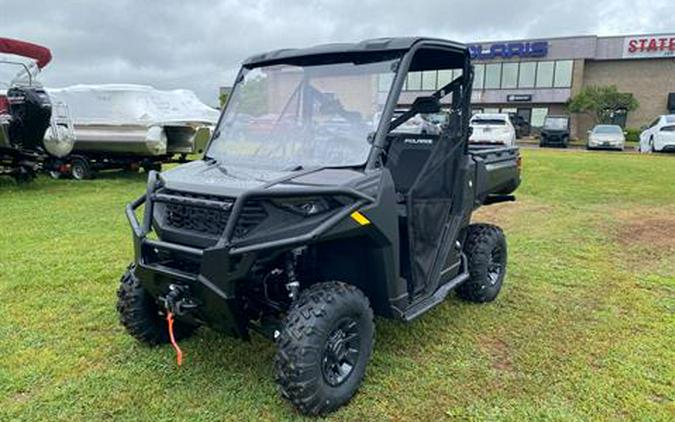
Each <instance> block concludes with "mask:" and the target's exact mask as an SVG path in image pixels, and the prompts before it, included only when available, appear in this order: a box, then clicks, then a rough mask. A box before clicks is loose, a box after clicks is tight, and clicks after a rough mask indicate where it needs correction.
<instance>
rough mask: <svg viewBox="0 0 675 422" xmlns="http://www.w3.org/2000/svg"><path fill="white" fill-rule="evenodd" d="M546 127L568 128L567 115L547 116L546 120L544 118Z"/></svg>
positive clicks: (553, 128)
mask: <svg viewBox="0 0 675 422" xmlns="http://www.w3.org/2000/svg"><path fill="white" fill-rule="evenodd" d="M544 129H552V130H565V129H567V117H547V118H546V120H544Z"/></svg>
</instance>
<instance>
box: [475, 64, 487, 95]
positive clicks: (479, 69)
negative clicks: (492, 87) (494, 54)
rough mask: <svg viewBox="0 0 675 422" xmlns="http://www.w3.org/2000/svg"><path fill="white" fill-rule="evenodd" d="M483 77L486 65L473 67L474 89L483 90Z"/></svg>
mask: <svg viewBox="0 0 675 422" xmlns="http://www.w3.org/2000/svg"><path fill="white" fill-rule="evenodd" d="M483 76H485V65H484V64H477V65H475V66H474V67H473V89H483V87H484V86H485V85H484V84H483Z"/></svg>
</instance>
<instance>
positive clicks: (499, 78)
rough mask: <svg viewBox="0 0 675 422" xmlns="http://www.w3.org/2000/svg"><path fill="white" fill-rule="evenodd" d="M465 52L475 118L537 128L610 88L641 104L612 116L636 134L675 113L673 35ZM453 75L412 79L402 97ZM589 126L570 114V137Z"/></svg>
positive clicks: (487, 46)
mask: <svg viewBox="0 0 675 422" xmlns="http://www.w3.org/2000/svg"><path fill="white" fill-rule="evenodd" d="M468 45H469V48H470V50H471V55H472V57H473V62H474V65H475V78H474V89H473V98H472V107H473V110H474V112H480V111H482V112H512V113H517V114H519V115H520V116H522V117H523V118H524V119H525V120H527V121H529V122H530V124H531V125H532V127H534V128H536V127H540V126H541V125H542V124H543V121H544V118H545V116H546V115H547V114H565V103H566V102H567V101H568V100H569V99H570V97H572V96H574V95H575V94H576V93H578V92H579V91H580V90H581V89H582V88H583V87H586V86H593V85H596V86H603V85H616V87H617V88H618V90H619V91H620V92H626V93H632V94H633V95H634V96H635V98H636V99H637V100H638V102H639V103H640V106H639V108H638V109H637V110H634V111H630V112H618V113H616V114H615V115H614V116H613V119H614V121H615V123H617V124H620V125H621V126H624V127H634V128H639V127H641V126H643V125H646V124H648V123H650V122H651V121H652V120H653V119H654V118H655V117H656V116H658V115H660V114H665V113H669V112H670V113H675V34H652V35H626V36H611V37H600V36H593V35H586V36H574V37H561V38H548V39H533V40H510V41H493V42H476V43H469V44H468ZM455 73H457V72H452V71H438V72H436V71H432V72H416V73H411V74H410V75H409V77H408V80H407V81H406V86H405V89H406V91H408V92H407V94H408V95H406V97H407V96H410V97H413V96H416V94H417V92H423V91H429V90H433V89H435V88H437V87H439V86H443V84H445V83H447V81H448V80H451V79H450V78H453V77H456V76H457V75H456V74H455ZM411 91H412V92H411ZM591 125H592V120H591V118H590V117H588V116H586V115H573V116H572V136H573V137H575V136H576V137H583V136H585V132H586V130H588V129H590V127H591Z"/></svg>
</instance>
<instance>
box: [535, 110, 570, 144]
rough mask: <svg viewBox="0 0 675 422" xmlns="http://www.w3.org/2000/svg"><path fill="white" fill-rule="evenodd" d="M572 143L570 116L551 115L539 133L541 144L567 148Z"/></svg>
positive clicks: (547, 117) (545, 120)
mask: <svg viewBox="0 0 675 422" xmlns="http://www.w3.org/2000/svg"><path fill="white" fill-rule="evenodd" d="M569 144H570V117H569V116H555V115H549V116H546V118H545V119H544V125H543V126H542V127H541V132H540V133H539V146H540V147H548V146H557V147H562V148H567V147H568V146H569Z"/></svg>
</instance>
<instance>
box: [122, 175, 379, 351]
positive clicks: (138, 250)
mask: <svg viewBox="0 0 675 422" xmlns="http://www.w3.org/2000/svg"><path fill="white" fill-rule="evenodd" d="M162 185H163V183H162V181H161V179H160V178H159V176H158V173H157V172H155V171H151V172H150V173H149V175H148V186H147V191H146V193H145V194H144V195H142V196H140V197H139V198H138V199H136V200H135V201H133V202H132V203H130V204H128V205H127V207H126V216H127V219H128V220H129V224H130V225H131V230H132V235H133V239H134V254H135V261H136V266H135V270H134V271H135V276H136V277H137V278H138V279H139V280H140V282H141V284H142V285H143V287H144V288H145V289H146V290H147V291H148V292H149V293H150V294H151V295H152V296H154V297H155V298H158V300H159V301H160V303H161V304H163V305H164V307H165V308H167V311H169V312H171V313H172V314H173V315H175V316H176V317H178V318H184V319H188V320H193V321H197V322H200V323H206V324H207V325H209V326H211V327H214V328H216V329H219V330H220V331H223V332H225V333H228V334H231V335H233V336H235V337H242V338H248V320H247V318H246V317H245V312H244V311H243V309H242V307H241V302H240V301H239V300H237V297H236V291H235V290H236V289H235V287H236V283H237V281H240V280H244V279H245V278H246V276H247V275H248V274H249V271H250V269H251V267H252V266H253V264H254V263H255V261H256V256H257V253H259V252H261V251H265V250H270V249H281V248H288V249H291V248H293V247H296V246H299V245H306V244H309V243H312V242H313V241H315V240H316V239H318V238H319V237H320V236H322V235H323V234H325V233H326V232H327V231H328V230H330V229H331V228H333V227H334V226H335V225H336V224H338V223H339V222H340V221H341V220H343V219H344V218H347V217H348V216H349V215H350V214H351V213H352V212H354V211H356V210H358V209H360V208H361V207H363V206H364V205H366V204H369V203H373V202H374V199H373V198H372V197H370V196H368V195H365V194H363V193H361V192H359V191H357V190H355V189H352V188H348V187H337V188H334V187H330V188H312V189H303V190H299V189H291V188H287V189H274V190H270V189H256V190H250V191H247V192H244V193H243V194H241V195H240V196H239V197H237V198H236V200H235V201H234V203H233V204H232V206H231V207H232V208H231V213H230V216H229V218H228V221H227V224H226V225H225V229H224V231H223V233H222V235H221V236H220V237H219V239H218V241H217V243H216V244H215V245H214V246H211V247H207V248H203V249H202V248H196V247H192V246H186V245H183V244H178V243H172V242H166V241H163V240H156V239H150V238H148V234H149V233H151V232H152V230H153V227H152V219H153V206H154V203H155V202H165V203H166V202H169V203H177V204H183V205H191V206H195V207H213V206H216V204H214V203H213V202H214V201H209V200H204V199H199V198H189V197H173V196H172V195H167V194H164V193H156V191H157V189H159V188H161V187H162ZM297 195H313V196H314V195H343V196H348V197H350V198H352V199H353V200H354V202H353V203H351V204H350V205H347V206H345V207H343V208H341V209H339V210H338V211H336V212H335V213H334V214H332V215H330V216H329V217H327V218H326V219H325V220H324V221H323V222H321V223H320V224H318V225H317V226H316V227H314V228H313V229H312V230H309V231H308V232H306V233H304V234H302V235H300V236H295V237H291V238H281V239H276V240H271V241H265V242H260V243H255V244H245V245H240V244H238V243H237V242H236V241H233V238H234V235H235V228H236V226H237V223H238V220H239V218H240V216H241V215H242V211H243V209H244V205H245V204H246V202H247V201H249V200H251V199H270V198H283V197H295V196H297ZM141 205H144V210H143V218H142V221H140V222H139V221H138V218H137V217H136V210H137V209H138V208H139V207H141ZM165 257H172V258H176V259H178V260H180V261H181V262H184V263H186V265H171V264H168V262H169V260H166V259H163V258H165ZM171 286H174V287H173V289H172V287H171ZM172 292H175V293H172ZM181 298H189V299H184V300H183V301H182V302H181Z"/></svg>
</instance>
